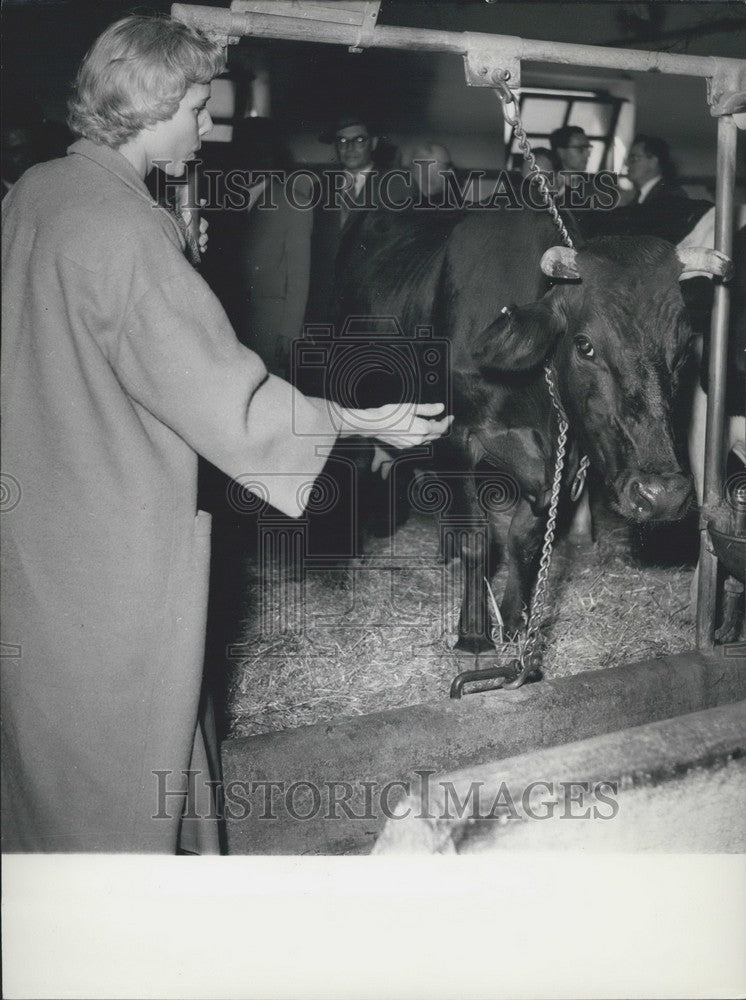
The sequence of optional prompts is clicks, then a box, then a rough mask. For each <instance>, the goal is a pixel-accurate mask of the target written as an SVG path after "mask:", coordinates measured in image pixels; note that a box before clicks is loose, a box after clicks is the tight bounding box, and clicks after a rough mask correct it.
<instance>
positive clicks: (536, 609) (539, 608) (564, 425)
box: [495, 78, 590, 688]
mask: <svg viewBox="0 0 746 1000" xmlns="http://www.w3.org/2000/svg"><path fill="white" fill-rule="evenodd" d="M495 94H496V95H497V98H498V100H499V101H500V104H501V105H502V112H503V118H504V119H505V121H506V123H507V124H508V125H509V126H510V127H511V128H512V129H513V133H514V135H515V137H516V140H517V142H518V148H519V149H520V151H521V153H523V158H524V160H525V161H526V163H528V168H529V177H531V178H532V179H533V180H535V181H536V184H537V186H538V188H539V191H540V193H541V197H542V200H543V201H544V204H545V205H546V207H547V210H548V212H549V214H550V216H551V218H552V222H553V223H554V225H555V226H556V228H557V231H558V232H559V235H560V239H561V240H562V242H563V243H564V244H565V246H566V247H569V248H570V249H571V250H574V249H575V246H574V244H573V241H572V238H571V236H570V234H569V233H568V231H567V228H566V226H565V224H564V222H563V221H562V218H561V216H560V214H559V209H558V208H557V204H556V202H555V200H554V195H553V194H552V192H551V191H550V190H549V185H548V184H547V179H546V177H545V176H544V174H543V173H542V172H541V170H539V167H538V164H537V163H536V157H535V156H534V154H533V152H532V150H531V143H530V142H529V139H528V136H527V135H526V130H525V129H524V127H523V123H522V121H521V116H520V112H519V110H518V101H517V100H516V97H515V94H514V93H513V91H512V90H511V89H510V87H509V86H508V84H507V81H506V80H505V79H499V78H498V79H496V80H495ZM511 104H512V105H513V107H514V108H515V113H514V114H511V113H510V112H509V111H508V106H509V105H511ZM544 378H545V379H546V383H547V386H548V388H549V395H550V397H551V400H552V403H553V405H554V408H555V410H556V411H557V420H558V434H557V452H556V455H555V460H554V479H553V481H552V495H551V500H550V503H549V517H548V518H547V526H546V531H545V532H544V545H543V546H542V550H541V560H540V562H539V572H538V575H537V578H536V587H535V589H534V596H533V600H532V601H531V614H530V615H529V619H528V624H527V625H526V637H525V640H524V643H523V649H522V651H521V655H520V660H519V662H520V667H521V669H520V672H519V674H518V676H517V677H515V678H514V679H513V680H511V681H507V682H506V683H505V684H504V685H503V687H506V688H517V687H520V686H521V685H522V684H523V683H524V682H525V681H526V678H527V677H528V675H529V674H530V673H531V671H532V670H533V669H534V666H535V664H534V648H535V646H536V642H537V640H538V638H539V627H540V625H541V619H542V615H543V612H544V601H545V598H546V587H547V580H548V578H549V567H550V566H551V562H552V547H553V545H554V532H555V527H556V524H557V507H558V505H559V495H560V490H561V488H562V470H563V468H564V464H565V451H566V447H567V431H568V428H569V424H568V421H567V417H566V415H565V411H564V410H563V409H562V405H561V403H560V401H559V397H558V396H557V392H556V389H555V387H554V380H553V378H552V370H551V368H549V367H548V366H547V367H545V368H544ZM589 464H590V462H589V460H588V457H587V456H586V455H584V456H583V457H582V459H581V462H580V468H579V469H578V473H577V475H576V477H575V481H574V482H573V487H572V494H573V500H575V499H577V498H578V497H579V496H580V493H581V492H582V488H583V484H584V483H585V473H586V470H587V468H588V466H589Z"/></svg>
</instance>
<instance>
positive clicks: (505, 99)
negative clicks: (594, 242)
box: [495, 80, 575, 250]
mask: <svg viewBox="0 0 746 1000" xmlns="http://www.w3.org/2000/svg"><path fill="white" fill-rule="evenodd" d="M495 83H496V86H495V94H496V95H497V98H498V100H499V101H500V103H501V105H502V109H503V118H504V119H505V121H506V123H507V124H508V125H510V127H511V128H512V129H513V132H514V134H515V137H516V139H517V140H518V148H519V149H520V151H521V153H523V159H524V160H525V161H526V163H528V168H529V176H530V177H531V178H532V179H534V180H535V181H536V183H537V185H538V188H539V192H540V193H541V197H542V200H543V202H544V204H545V205H546V207H547V209H548V211H549V214H550V216H551V217H552V222H553V223H554V224H555V226H556V227H557V231H558V232H559V234H560V239H561V240H562V242H563V243H564V244H565V246H566V247H569V248H570V249H571V250H574V249H575V247H574V244H573V242H572V238H571V237H570V234H569V233H568V231H567V227H566V226H565V224H564V222H563V221H562V218H561V216H560V214H559V209H558V208H557V204H556V202H555V200H554V195H553V194H552V192H551V191H550V190H549V185H548V183H547V179H546V177H545V176H544V174H543V173H542V171H541V170H539V166H538V164H537V162H536V157H535V156H534V154H533V152H532V150H531V143H530V142H529V140H528V136H527V135H526V130H525V129H524V127H523V123H522V122H521V116H520V113H519V111H518V101H517V100H516V97H515V94H514V93H513V91H512V90H511V89H510V87H509V86H508V84H507V83H506V82H505V80H496V81H495ZM509 104H512V105H513V106H514V107H515V114H514V115H511V114H510V112H509V111H508V105H509Z"/></svg>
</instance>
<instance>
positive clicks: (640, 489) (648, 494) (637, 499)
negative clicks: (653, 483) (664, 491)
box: [629, 479, 655, 514]
mask: <svg viewBox="0 0 746 1000" xmlns="http://www.w3.org/2000/svg"><path fill="white" fill-rule="evenodd" d="M629 498H630V500H631V501H632V503H633V504H634V506H635V507H637V508H638V510H639V511H640V513H641V514H652V512H653V508H654V507H655V491H654V490H652V489H651V488H650V487H649V486H648V485H647V484H645V483H643V482H642V481H641V480H639V479H632V480H631V481H630V484H629Z"/></svg>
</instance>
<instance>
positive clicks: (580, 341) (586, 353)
mask: <svg viewBox="0 0 746 1000" xmlns="http://www.w3.org/2000/svg"><path fill="white" fill-rule="evenodd" d="M575 350H576V351H577V352H578V354H579V355H580V357H581V358H592V357H594V356H595V354H596V352H595V350H594V349H593V344H592V343H591V342H590V340H588V338H587V337H576V338H575Z"/></svg>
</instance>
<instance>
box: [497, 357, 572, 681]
mask: <svg viewBox="0 0 746 1000" xmlns="http://www.w3.org/2000/svg"><path fill="white" fill-rule="evenodd" d="M544 378H545V380H546V383H547V386H548V387H549V395H550V397H551V400H552V403H553V404H554V408H555V410H556V411H557V422H558V433H557V453H556V455H555V458H554V479H553V480H552V496H551V499H550V502H549V517H548V518H547V526H546V530H545V532H544V545H543V547H542V550H541V560H540V561H539V573H538V575H537V577H536V587H535V588H534V596H533V599H532V601H531V614H530V615H529V619H528V624H527V625H526V638H525V640H524V642H523V649H522V651H521V655H520V661H519V662H520V666H521V669H520V673H519V674H518V676H517V677H515V678H514V679H513V680H511V681H506V683H505V684H503V687H505V688H517V687H520V686H521V685H522V684H523V683H524V682H525V681H526V679H527V677H528V675H529V674H530V673H531V671H532V670H533V669H534V668H535V666H536V664H535V662H534V647H535V646H536V642H537V639H538V638H539V627H540V625H541V619H542V616H543V614H544V601H545V598H546V587H547V580H548V579H549V568H550V566H551V564H552V547H553V545H554V531H555V528H556V525H557V507H558V506H559V495H560V490H561V488H562V470H563V468H564V465H565V450H566V447H567V431H568V428H569V424H568V422H567V419H566V417H565V415H564V411H563V409H562V406H561V405H560V401H559V399H558V398H557V393H556V390H555V388H554V380H553V379H552V370H551V368H549V367H548V366H547V367H545V369H544Z"/></svg>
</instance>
